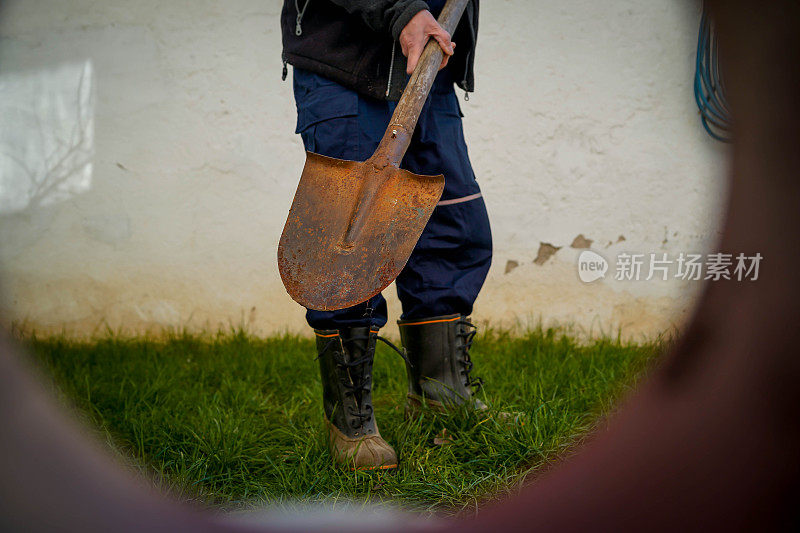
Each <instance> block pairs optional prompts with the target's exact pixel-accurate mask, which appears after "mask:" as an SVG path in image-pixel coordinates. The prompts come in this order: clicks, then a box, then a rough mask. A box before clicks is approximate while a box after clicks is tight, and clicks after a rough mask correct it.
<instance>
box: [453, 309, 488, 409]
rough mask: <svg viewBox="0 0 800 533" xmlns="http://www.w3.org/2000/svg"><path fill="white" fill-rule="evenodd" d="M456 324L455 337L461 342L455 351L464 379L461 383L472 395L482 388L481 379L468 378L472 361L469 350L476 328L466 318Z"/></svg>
mask: <svg viewBox="0 0 800 533" xmlns="http://www.w3.org/2000/svg"><path fill="white" fill-rule="evenodd" d="M456 324H457V325H458V326H459V327H458V329H457V330H456V337H457V338H458V339H459V340H460V341H461V342H460V343H458V345H457V349H458V350H459V352H460V353H461V357H460V358H459V362H460V363H461V365H462V368H461V375H462V376H463V379H464V382H463V383H464V386H465V387H467V389H468V390H470V391H471V392H472V394H475V393H476V392H478V391H479V390H480V388H481V387H483V379H482V378H479V377H475V378H473V377H471V376H470V372H472V359H470V356H469V349H470V348H471V347H472V342H473V339H474V338H475V334H476V333H477V332H478V328H477V327H476V326H475V325H474V324H473V323H472V322H470V321H469V320H468V319H466V318H461V319H459V320H458V321H457V322H456Z"/></svg>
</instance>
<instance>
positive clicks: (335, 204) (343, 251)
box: [278, 152, 444, 311]
mask: <svg viewBox="0 0 800 533" xmlns="http://www.w3.org/2000/svg"><path fill="white" fill-rule="evenodd" d="M375 172H376V170H375V169H374V167H373V166H372V163H371V162H370V161H367V162H364V163H359V162H355V161H344V160H341V159H334V158H331V157H325V156H322V155H319V154H314V153H312V152H307V153H306V164H305V167H304V168H303V175H302V177H301V178H300V183H299V185H298V186H297V193H296V194H295V197H294V201H293V203H292V208H291V210H290V211H289V216H288V218H287V220H286V225H285V226H284V228H283V234H282V235H281V240H280V244H279V246H278V269H279V271H280V274H281V279H282V280H283V284H284V286H285V287H286V291H287V292H288V293H289V295H290V296H291V297H292V298H293V299H294V300H295V301H296V302H298V303H299V304H301V305H303V306H304V307H307V308H309V309H316V310H320V311H332V310H335V309H344V308H347V307H351V306H353V305H356V304H359V303H362V302H365V301H366V300H368V299H369V298H371V297H372V296H375V295H376V294H378V293H379V292H380V291H382V290H383V289H385V288H386V287H387V286H388V285H389V284H390V283H391V282H392V281H394V279H395V278H396V277H397V276H398V274H400V271H401V270H402V269H403V267H404V266H405V264H406V262H407V261H408V258H409V256H410V255H411V252H412V251H413V250H414V246H415V245H416V244H417V241H418V240H419V237H420V235H421V234H422V230H423V229H425V225H426V224H427V223H428V219H429V218H430V216H431V213H433V209H434V208H435V207H436V204H437V202H438V201H439V198H440V197H441V195H442V191H443V190H444V177H443V176H419V175H416V174H412V173H411V172H408V171H405V170H401V169H398V168H394V167H388V168H386V169H383V170H381V171H377V172H380V173H382V175H383V177H384V178H385V181H384V182H383V183H382V185H381V186H380V188H379V189H378V192H377V194H376V195H375V197H374V198H373V200H372V202H371V205H370V206H369V211H368V216H367V217H366V219H365V220H364V225H363V227H362V228H361V230H360V231H359V232H358V234H357V235H356V236H355V239H354V240H353V241H352V242H347V243H346V245H343V243H344V242H345V234H346V232H347V228H348V225H349V223H350V217H351V215H352V212H353V208H354V206H355V205H356V202H357V200H358V198H359V194H360V193H361V191H362V184H363V182H364V180H365V179H366V177H368V176H370V175H371V173H375Z"/></svg>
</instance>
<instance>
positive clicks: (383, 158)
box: [375, 0, 469, 167]
mask: <svg viewBox="0 0 800 533" xmlns="http://www.w3.org/2000/svg"><path fill="white" fill-rule="evenodd" d="M468 2H469V0H447V3H446V4H445V6H444V8H443V9H442V13H441V14H440V15H439V19H438V22H439V25H440V26H441V27H442V28H443V29H444V30H445V31H446V32H447V33H449V34H450V35H452V34H453V32H454V31H455V29H456V26H458V21H459V20H461V15H462V14H463V13H464V9H465V8H466V7H467V3H468ZM443 58H444V52H443V51H442V48H441V46H439V43H438V42H437V41H436V39H430V40H429V41H428V44H427V45H426V46H425V49H424V50H423V51H422V55H421V56H420V58H419V63H417V67H416V68H415V69H414V73H413V74H412V75H411V79H410V80H409V81H408V85H406V89H405V91H403V96H402V97H401V98H400V101H399V102H398V103H397V107H396V108H395V110H394V114H393V115H392V120H391V121H390V122H389V127H388V128H387V130H386V134H385V135H384V136H383V139H382V140H381V143H380V145H379V146H378V149H377V151H376V152H375V156H376V157H377V158H378V161H376V163H378V164H379V165H381V166H382V164H390V165H393V166H395V167H399V166H400V161H402V160H403V156H404V155H405V154H406V150H408V146H409V144H410V143H411V135H412V134H413V133H414V129H415V128H416V127H417V120H419V115H420V113H421V112H422V106H424V105H425V101H426V100H427V99H428V94H429V93H430V92H431V87H432V86H433V80H434V79H435V78H436V74H437V73H438V72H439V65H441V64H442V59H443Z"/></svg>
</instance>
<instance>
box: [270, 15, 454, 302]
mask: <svg viewBox="0 0 800 533" xmlns="http://www.w3.org/2000/svg"><path fill="white" fill-rule="evenodd" d="M467 1H468V0H448V2H447V3H446V5H445V7H444V9H443V10H442V13H441V15H440V16H439V24H440V25H441V26H442V27H443V28H444V29H445V30H446V31H447V32H449V33H450V34H452V33H453V31H454V30H455V27H456V25H457V24H458V21H459V19H460V18H461V15H462V13H463V12H464V8H465V7H466V4H467ZM443 54H444V52H443V51H442V49H441V47H440V46H439V44H438V43H437V42H436V41H435V40H434V39H431V40H430V41H429V42H428V44H427V45H426V47H425V49H424V51H423V53H422V56H421V57H420V60H419V63H418V64H417V67H416V69H415V70H414V73H413V74H412V75H411V78H410V80H409V82H408V85H407V86H406V89H405V91H404V92H403V96H402V97H401V98H400V101H399V102H398V103H397V107H396V108H395V111H394V114H393V115H392V119H391V121H390V123H389V126H388V128H387V129H386V133H385V134H384V136H383V138H382V140H381V142H380V144H379V145H378V148H377V149H376V150H375V153H374V154H373V155H372V157H370V158H369V159H368V160H367V161H364V162H356V161H344V160H341V159H334V158H331V157H325V156H322V155H319V154H315V153H312V152H307V153H306V164H305V167H304V168H303V174H302V176H301V177H300V183H299V185H298V186H297V192H296V193H295V196H294V201H293V202H292V207H291V209H290V210H289V216H288V217H287V219H286V225H285V226H284V228H283V234H282V235H281V240H280V244H279V245H278V269H279V270H280V274H281V279H282V280H283V284H284V286H285V287H286V290H287V292H288V293H289V295H290V296H291V297H292V298H293V299H294V300H295V301H297V302H298V303H299V304H301V305H303V306H304V307H307V308H310V309H316V310H321V311H331V310H334V309H343V308H346V307H350V306H353V305H356V304H359V303H362V302H364V301H366V300H368V299H369V298H371V297H372V296H374V295H376V294H378V293H379V292H380V291H382V290H383V289H385V288H386V287H387V286H388V285H389V284H390V283H391V282H392V281H393V280H394V279H395V278H396V277H397V275H398V274H400V271H401V270H402V269H403V267H404V266H405V264H406V262H407V261H408V258H409V256H410V255H411V252H412V251H413V250H414V246H415V245H416V243H417V241H418V240H419V237H420V235H421V234H422V230H423V229H425V225H426V224H427V223H428V219H429V218H430V216H431V213H433V209H434V207H436V204H437V202H438V201H439V198H440V197H441V195H442V191H443V190H444V176H441V175H439V176H419V175H416V174H412V173H411V172H408V171H406V170H401V169H400V168H399V167H400V161H401V160H402V159H403V156H404V155H405V153H406V150H407V149H408V146H409V143H410V142H411V135H412V134H413V133H414V128H415V127H416V125H417V120H418V119H419V115H420V112H421V111H422V106H423V105H424V104H425V100H427V98H428V93H429V92H430V90H431V85H432V84H433V80H434V78H435V77H436V73H437V72H438V70H439V65H440V64H441V62H442V57H443Z"/></svg>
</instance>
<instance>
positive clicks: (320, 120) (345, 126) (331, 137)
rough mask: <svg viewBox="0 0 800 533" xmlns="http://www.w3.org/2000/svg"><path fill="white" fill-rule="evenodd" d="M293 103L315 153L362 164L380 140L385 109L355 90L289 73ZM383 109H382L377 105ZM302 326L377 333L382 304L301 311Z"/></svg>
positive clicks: (378, 299)
mask: <svg viewBox="0 0 800 533" xmlns="http://www.w3.org/2000/svg"><path fill="white" fill-rule="evenodd" d="M294 97H295V102H296V104H297V128H296V133H299V134H300V137H301V138H302V139H303V145H304V146H305V149H306V150H308V151H309V152H314V153H317V154H321V155H324V156H328V157H335V158H337V159H348V160H351V161H363V160H366V159H367V158H369V156H370V155H372V152H373V151H374V150H375V148H376V147H377V146H378V142H379V141H380V136H378V137H377V138H376V137H375V136H374V134H373V129H374V128H372V127H371V126H370V125H371V124H372V123H373V122H378V123H382V124H384V129H385V124H387V123H388V121H389V116H390V115H389V111H388V106H387V105H386V104H385V103H382V102H374V101H371V100H369V99H364V98H362V97H360V96H359V95H358V94H357V93H356V92H355V91H353V90H350V89H347V88H345V87H343V86H341V85H339V84H338V83H336V82H333V81H330V80H328V79H326V78H324V77H322V76H319V75H317V74H314V73H311V72H308V71H305V70H302V69H294ZM381 104H383V105H381ZM306 321H307V322H308V324H309V325H310V326H311V327H312V328H314V329H323V330H332V329H340V328H353V327H371V328H373V329H379V328H381V327H383V326H384V325H385V324H386V302H385V300H384V299H383V296H381V295H380V294H378V295H376V296H373V297H372V298H370V300H369V301H367V302H364V303H362V304H358V305H356V306H353V307H350V308H347V309H339V310H336V311H317V310H314V309H308V310H306Z"/></svg>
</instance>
